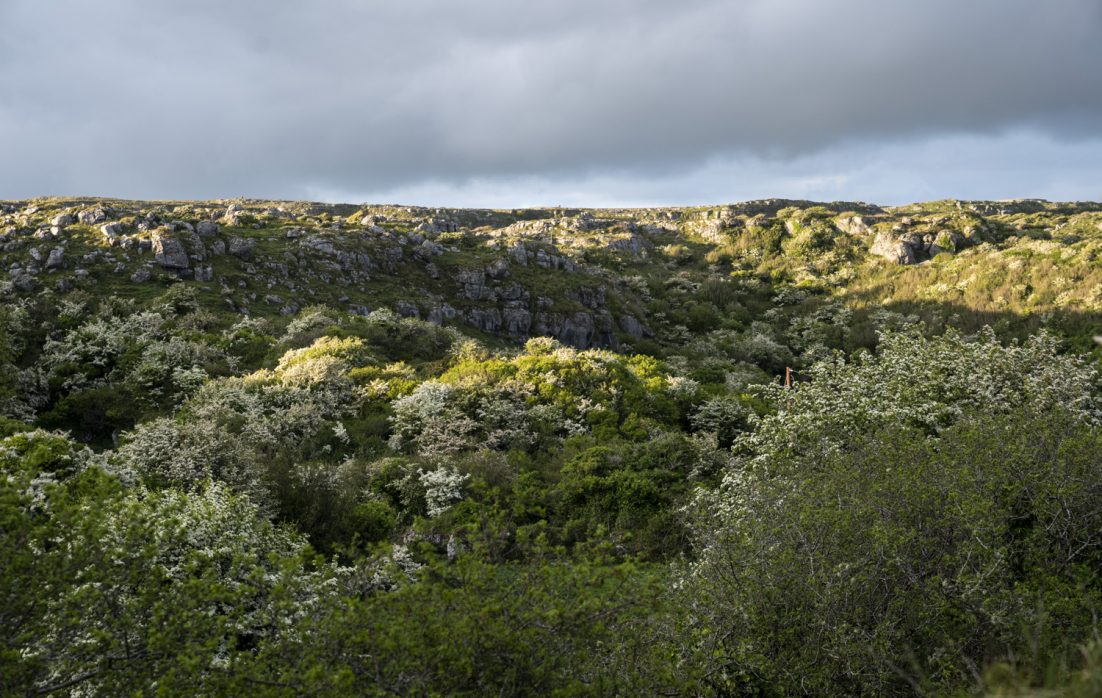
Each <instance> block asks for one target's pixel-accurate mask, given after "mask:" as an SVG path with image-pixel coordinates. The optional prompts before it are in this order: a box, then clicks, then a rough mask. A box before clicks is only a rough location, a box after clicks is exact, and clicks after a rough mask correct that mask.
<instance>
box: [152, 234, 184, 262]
mask: <svg viewBox="0 0 1102 698" xmlns="http://www.w3.org/2000/svg"><path fill="white" fill-rule="evenodd" d="M152 249H153V256H154V259H155V260H156V262H157V264H160V265H161V266H162V267H164V268H165V269H187V268H188V266H189V262H188V255H187V250H186V249H185V248H184V243H182V242H180V240H179V239H178V238H177V237H175V236H174V235H172V234H170V233H168V232H166V231H164V230H163V229H157V230H155V231H153V236H152Z"/></svg>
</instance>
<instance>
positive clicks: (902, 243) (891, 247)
mask: <svg viewBox="0 0 1102 698" xmlns="http://www.w3.org/2000/svg"><path fill="white" fill-rule="evenodd" d="M918 244H919V245H921V240H919V242H918ZM869 252H871V253H872V254H874V255H876V256H878V257H883V258H884V259H887V260H889V261H892V262H895V263H897V264H914V263H916V262H917V261H918V255H917V254H916V250H915V246H914V245H913V244H912V241H911V240H910V239H909V238H908V239H904V238H903V237H902V236H899V235H896V234H894V233H891V232H888V231H881V232H879V233H877V234H876V238H875V239H874V240H873V243H872V247H870V248H869Z"/></svg>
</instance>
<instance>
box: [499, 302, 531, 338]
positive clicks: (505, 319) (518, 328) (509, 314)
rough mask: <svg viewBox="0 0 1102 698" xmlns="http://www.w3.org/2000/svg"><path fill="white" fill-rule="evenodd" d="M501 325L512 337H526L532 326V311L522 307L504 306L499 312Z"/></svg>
mask: <svg viewBox="0 0 1102 698" xmlns="http://www.w3.org/2000/svg"><path fill="white" fill-rule="evenodd" d="M501 321H502V326H503V328H504V330H505V332H507V333H508V334H510V335H512V336H514V337H527V336H528V330H529V328H530V327H531V326H532V313H530V312H528V311H527V310H526V309H524V308H506V309H505V310H503V311H502V313H501Z"/></svg>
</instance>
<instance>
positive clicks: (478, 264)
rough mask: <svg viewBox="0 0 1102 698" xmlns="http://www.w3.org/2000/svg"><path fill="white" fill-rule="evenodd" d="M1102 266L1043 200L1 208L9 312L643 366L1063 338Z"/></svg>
mask: <svg viewBox="0 0 1102 698" xmlns="http://www.w3.org/2000/svg"><path fill="white" fill-rule="evenodd" d="M1100 251H1102V204H1097V203H1084V202H1077V203H1050V202H1046V201H1039V200H1017V201H938V202H930V203H922V204H913V205H908V206H899V207H880V206H875V205H871V204H865V203H858V202H831V203H816V202H810V201H791V200H780V199H771V200H763V201H751V202H745V203H739V204H732V205H724V206H709V207H691V208H653V209H560V208H542V209H516V210H485V209H443V208H419V207H398V206H366V205H365V206H357V205H345V204H318V203H307V202H287V201H258V200H232V201H228V200H222V201H201V202H137V201H121V200H108V199H92V198H84V199H80V198H73V199H63V198H49V199H35V200H32V201H20V202H3V203H0V262H2V263H3V264H4V266H5V267H7V268H8V281H9V282H10V284H11V286H10V287H8V286H6V285H5V286H4V287H2V288H0V292H2V293H4V294H5V295H6V296H8V297H11V296H13V295H14V296H26V295H33V294H40V295H45V296H49V297H56V298H58V299H61V298H64V297H66V296H67V295H69V294H71V293H73V292H83V293H87V294H91V295H94V296H98V295H105V294H111V293H117V294H121V295H124V296H127V297H130V298H135V299H148V298H151V297H154V296H156V295H158V294H159V293H160V292H161V291H163V290H164V289H165V288H166V287H168V286H171V285H174V284H180V283H183V284H186V285H189V286H194V287H195V288H196V290H197V291H198V292H199V295H200V298H201V301H202V303H203V304H204V305H205V306H207V307H208V308H209V309H210V310H212V311H214V312H218V313H224V312H225V313H234V314H243V315H251V316H261V317H277V316H280V315H284V316H293V315H295V314H296V313H298V312H299V311H300V310H301V309H302V308H304V307H307V306H310V305H316V304H326V305H328V306H330V307H332V308H334V309H341V310H348V311H350V312H353V313H360V314H366V313H369V312H371V311H373V310H378V309H383V308H388V309H391V310H394V311H395V312H397V313H398V314H399V315H401V316H404V317H416V318H422V319H425V320H427V321H429V322H432V323H435V324H443V325H453V326H456V327H458V328H460V329H462V330H463V331H465V332H474V333H476V334H477V335H479V336H484V337H486V338H490V339H496V340H499V341H501V342H504V343H510V342H511V343H523V341H524V340H525V339H527V338H528V337H531V336H541V335H547V336H553V337H555V338H557V339H559V340H560V341H563V342H564V343H566V344H569V345H572V346H575V347H578V348H588V347H590V346H597V347H608V348H620V347H625V348H627V349H632V348H635V349H642V350H646V351H661V350H662V347H669V346H671V345H678V344H681V343H683V342H684V341H686V339H687V337H689V336H691V335H693V334H695V333H698V332H701V331H705V330H709V329H716V328H719V327H727V328H738V327H742V326H749V324H750V323H751V322H754V321H759V320H763V319H764V320H766V321H768V318H767V317H763V316H764V315H765V313H766V311H767V310H769V309H770V307H773V308H777V309H778V312H782V313H783V314H784V315H786V316H791V315H793V314H797V315H798V314H802V313H803V312H804V311H810V310H812V309H820V308H821V306H822V305H823V304H824V303H829V304H834V305H835V306H837V307H839V308H841V307H844V308H847V309H849V310H853V311H857V312H859V313H861V312H863V311H865V310H866V309H869V308H881V307H886V308H898V309H900V310H901V311H904V312H907V313H913V312H918V313H920V314H921V315H922V316H923V318H924V319H926V320H928V321H929V322H931V323H937V324H946V323H949V324H952V323H954V322H959V323H963V324H964V325H966V326H968V327H975V326H978V324H980V323H983V322H992V321H993V322H999V321H1001V320H1005V321H1007V322H1009V323H1011V324H1018V323H1020V322H1021V321H1022V320H1023V318H1025V317H1029V316H1037V315H1038V314H1040V315H1042V316H1043V318H1042V319H1041V320H1039V321H1038V320H1032V321H1030V322H1029V323H1028V324H1029V325H1030V326H1031V327H1034V328H1035V327H1036V324H1037V322H1042V323H1045V322H1056V323H1065V322H1067V321H1069V320H1072V319H1074V318H1077V317H1080V316H1083V315H1085V314H1088V315H1089V314H1092V313H1096V312H1098V311H1100V310H1102V271H1099V269H1098V265H1097V264H1095V260H1096V259H1097V257H1098V254H1099V252H1100ZM767 306H769V307H767ZM954 317H955V318H957V319H956V320H953V319H952V318H954ZM778 329H783V328H778ZM1084 332H1085V331H1080V329H1079V328H1077V327H1075V326H1074V325H1073V326H1068V327H1067V334H1068V335H1069V336H1077V337H1079V336H1080V335H1083V334H1084ZM1080 339H1081V337H1080ZM1084 346H1085V345H1084Z"/></svg>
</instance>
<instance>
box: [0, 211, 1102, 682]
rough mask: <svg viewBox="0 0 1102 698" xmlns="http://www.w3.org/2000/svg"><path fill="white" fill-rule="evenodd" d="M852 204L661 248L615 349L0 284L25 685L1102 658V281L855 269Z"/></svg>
mask: <svg viewBox="0 0 1102 698" xmlns="http://www.w3.org/2000/svg"><path fill="white" fill-rule="evenodd" d="M835 215H836V212H835V211H832V210H829V209H825V208H824V209H819V208H816V207H805V208H803V209H800V210H796V211H790V212H789V213H788V214H785V215H784V216H782V218H783V219H784V220H785V221H786V222H785V223H783V224H782V223H781V222H779V220H775V221H772V222H770V221H764V222H762V221H758V222H762V223H763V224H762V225H757V224H755V225H746V226H744V227H742V228H739V229H738V232H733V231H731V230H726V229H724V232H723V235H724V236H725V237H724V240H725V242H724V243H723V244H716V245H714V246H713V247H712V248H711V249H710V251H708V252H706V253H705V252H703V251H702V246H701V245H700V244H699V242H697V241H696V239H695V238H692V237H690V238H687V239H685V240H683V241H681V242H676V241H671V243H670V245H671V247H672V248H671V249H659V250H655V251H653V254H654V255H659V254H660V255H662V259H663V260H664V261H662V262H661V264H662V265H667V266H663V267H661V269H662V270H663V273H662V274H661V275H659V274H657V273H654V271H653V270H646V271H645V273H642V274H639V275H627V274H626V273H625V275H624V276H622V277H621V278H620V280H619V281H617V284H622V288H626V289H628V292H629V293H630V294H631V296H630V297H631V302H632V303H638V304H639V305H637V306H635V309H634V310H633V311H632V312H636V313H638V314H639V315H640V316H642V313H641V312H639V310H640V306H645V309H646V316H645V317H646V320H647V322H648V323H649V325H650V326H651V327H652V328H653V329H654V330H655V333H654V334H653V335H651V336H647V335H645V334H640V336H639V337H633V338H632V342H631V343H630V344H628V343H627V342H625V343H624V345H622V346H621V347H619V349H617V350H614V349H611V348H585V349H583V348H578V347H574V346H570V345H568V344H566V343H564V342H562V341H559V340H555V339H552V338H550V337H540V336H537V337H532V338H529V339H527V340H526V341H515V342H504V341H501V339H500V338H499V337H494V336H491V335H487V334H486V333H482V332H477V331H465V330H463V329H461V328H460V327H458V326H456V325H454V324H448V323H443V326H442V325H441V323H435V322H426V321H422V320H420V319H416V318H412V317H402V316H401V315H400V314H398V313H396V312H393V311H391V310H387V309H382V310H375V311H373V312H358V313H355V314H353V313H348V312H345V311H342V310H338V309H336V308H334V307H331V306H326V305H313V306H307V307H304V308H302V309H299V310H298V312H296V313H294V314H290V315H288V316H286V317H284V316H277V315H272V314H268V315H266V316H265V315H264V314H255V315H243V314H241V313H238V312H227V310H226V309H225V308H223V307H219V305H218V304H217V303H212V301H211V298H210V297H209V296H207V295H205V293H206V292H205V291H204V290H203V289H202V288H200V287H197V286H195V285H193V284H189V283H183V282H177V283H172V284H169V285H168V286H167V288H165V289H160V290H158V292H157V293H150V294H148V295H145V296H139V295H138V294H129V295H128V294H116V293H107V292H103V293H96V292H92V291H91V290H88V289H84V290H82V289H76V290H71V291H69V292H67V293H66V294H64V295H63V296H61V295H56V294H54V293H53V292H50V291H44V292H42V293H41V294H38V295H37V296H35V295H30V296H28V295H9V296H7V297H5V301H4V304H3V305H0V369H2V370H0V471H2V474H3V476H2V477H0V550H2V551H3V553H4V564H3V565H2V566H0V627H3V629H4V631H5V632H4V633H3V636H2V637H0V694H4V695H7V694H12V695H22V694H58V695H120V694H131V695H152V694H164V695H170V694H195V695H239V694H243V693H249V694H255V695H453V694H454V695H484V694H498V695H564V696H565V695H686V696H687V695H967V694H984V693H989V694H999V695H1018V694H1029V692H1030V691H1034V690H1047V691H1053V692H1054V693H1055V694H1058V695H1084V696H1086V695H1094V694H1096V693H1097V692H1098V690H1099V686H1100V685H1102V669H1100V667H1102V650H1100V645H1099V641H1098V621H1097V616H1098V612H1099V608H1100V606H1102V456H1100V455H1099V454H1102V377H1100V375H1099V372H1098V362H1097V358H1096V357H1095V356H1092V355H1091V354H1089V353H1087V352H1085V351H1083V349H1085V348H1086V347H1085V346H1084V345H1083V343H1082V339H1083V332H1084V331H1090V328H1091V327H1092V325H1091V324H1090V323H1091V322H1093V320H1092V319H1091V318H1092V317H1093V316H1089V315H1088V316H1084V317H1079V318H1073V317H1072V316H1070V315H1066V316H1062V317H1063V320H1060V316H1058V314H1057V313H1055V312H1054V314H1053V315H1051V316H1050V318H1049V320H1051V321H1045V322H1043V323H1042V324H1045V325H1048V326H1049V328H1050V329H1049V330H1048V331H1037V332H1034V331H1033V330H1035V329H1037V327H1035V326H1033V324H1032V323H1033V322H1035V321H1036V318H1031V317H1029V316H1027V315H1024V314H1023V315H1022V316H1020V317H1019V316H1015V315H1008V316H1006V317H1002V318H992V320H993V326H992V327H983V326H982V323H979V322H978V321H979V320H981V319H984V318H985V317H986V316H983V315H981V314H977V315H968V316H967V317H964V316H962V315H955V314H954V313H955V311H956V306H954V305H953V303H950V302H946V303H944V304H943V305H942V307H938V306H936V305H933V304H931V302H930V301H929V299H926V300H925V301H923V303H914V304H911V303H909V302H908V303H902V304H893V305H890V306H889V307H880V306H876V307H872V306H866V305H865V303H866V300H867V299H862V298H853V297H847V296H846V295H845V294H835V293H833V292H831V291H829V290H827V289H828V288H829V287H830V284H832V283H835V282H837V283H843V282H841V281H838V279H837V277H838V276H839V275H843V276H844V274H845V273H846V270H847V269H852V267H853V265H854V264H855V263H856V262H855V260H859V258H860V254H861V251H860V250H858V249H856V248H855V247H854V241H853V238H852V236H850V235H848V234H843V233H842V232H841V231H840V230H839V228H837V227H832V226H831V225H828V223H830V221H832V220H834V216H835ZM954 215H955V214H954ZM975 218H978V216H976V217H969V216H964V215H962V216H961V218H960V220H959V221H957V222H954V223H952V225H953V226H957V227H959V228H960V229H961V230H964V229H966V228H968V226H972V225H975V223H976V221H975ZM958 223H959V225H958ZM1019 223H1020V224H1021V226H1022V227H1023V228H1025V229H1030V225H1031V223H1030V221H1028V220H1025V218H1023V219H1022V220H1021V221H1019ZM990 228H991V226H989V230H988V232H987V235H988V236H989V238H991V239H995V238H999V237H1000V236H1001V237H1002V239H1005V238H1009V237H1011V236H1012V231H1010V230H1001V231H1000V230H999V229H990ZM953 229H954V230H955V229H956V228H953ZM1087 232H1089V231H1087ZM1087 232H1082V234H1083V235H1084V236H1085V235H1086V234H1087ZM443 235H445V236H455V238H456V242H457V244H458V245H459V246H460V247H462V245H464V244H467V243H466V242H464V240H465V238H464V237H463V236H462V235H460V234H458V233H445V234H443ZM625 235H626V233H625ZM943 242H944V243H945V245H950V244H957V243H958V242H959V243H960V245H961V248H962V250H965V249H972V250H975V249H976V248H975V247H971V248H968V247H967V245H968V244H971V243H970V242H967V241H964V239H963V238H960V239H959V240H958V239H957V238H955V237H952V236H949V237H948V238H947V239H946V240H943ZM579 244H580V243H579ZM1072 244H1078V243H1072ZM674 248H676V249H674ZM472 249H473V248H472ZM592 254H594V255H597V254H608V252H607V250H603V249H600V250H597V251H593V252H592ZM965 254H978V253H977V252H961V256H960V257H957V258H953V260H952V261H951V262H948V261H945V260H940V261H939V259H938V258H937V257H935V259H934V260H933V261H932V262H930V263H928V264H926V265H924V268H925V271H921V270H920V269H918V268H914V269H911V270H907V271H904V272H902V274H896V277H895V282H896V283H897V284H898V285H897V286H896V287H895V291H894V293H896V294H900V295H903V296H905V295H906V294H907V293H910V291H908V290H907V288H906V283H909V282H908V279H909V278H910V276H909V275H910V274H911V273H912V272H913V273H924V274H930V273H937V274H942V273H946V272H945V269H948V268H950V267H951V265H953V264H957V263H958V261H959V259H963V258H964V255H965ZM705 257H707V258H705ZM706 269H708V271H706V272H705V271H704V270H706ZM931 270H932V271H931ZM1017 271H1021V270H1020V269H1018V270H1017ZM876 273H881V272H879V271H877V272H876ZM884 273H887V272H884ZM954 273H955V272H954ZM976 273H977V274H979V273H980V271H978V270H977V271H976ZM801 275H804V276H805V277H806V276H808V275H810V276H811V277H814V278H813V279H812V278H810V277H808V278H804V279H803V281H800V280H797V279H796V278H795V277H797V276H801ZM832 275H833V276H832ZM832 278H834V280H833V281H832V280H831V279H832ZM868 278H869V277H861V278H860V279H857V280H854V279H850V281H847V282H845V283H849V284H850V286H849V288H851V289H852V288H858V287H859V286H860V285H861V284H863V283H865V282H866V281H868ZM958 300H959V299H958ZM1023 302H1024V301H1023ZM965 315H967V313H965ZM786 368H794V369H796V372H795V374H794V375H795V379H794V381H793V382H792V383H791V384H790V385H789V386H787V387H786V386H783V385H782V382H781V380H782V379H781V376H783V375H784V372H785V369H786Z"/></svg>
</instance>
